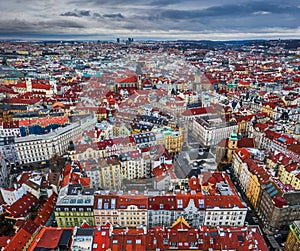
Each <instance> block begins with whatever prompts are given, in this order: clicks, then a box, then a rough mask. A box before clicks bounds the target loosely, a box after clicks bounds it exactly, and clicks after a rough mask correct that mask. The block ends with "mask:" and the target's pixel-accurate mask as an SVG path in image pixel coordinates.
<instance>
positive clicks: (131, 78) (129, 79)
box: [115, 76, 137, 83]
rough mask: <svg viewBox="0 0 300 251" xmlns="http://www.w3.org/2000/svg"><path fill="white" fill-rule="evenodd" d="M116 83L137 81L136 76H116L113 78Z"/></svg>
mask: <svg viewBox="0 0 300 251" xmlns="http://www.w3.org/2000/svg"><path fill="white" fill-rule="evenodd" d="M115 82H116V83H136V82H137V76H131V77H126V78H117V79H116V80H115Z"/></svg>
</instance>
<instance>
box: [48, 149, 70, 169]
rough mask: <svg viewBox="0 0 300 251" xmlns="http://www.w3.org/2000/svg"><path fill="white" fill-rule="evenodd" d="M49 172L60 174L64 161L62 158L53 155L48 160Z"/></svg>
mask: <svg viewBox="0 0 300 251" xmlns="http://www.w3.org/2000/svg"><path fill="white" fill-rule="evenodd" d="M49 162H50V170H51V172H53V173H60V172H61V170H62V169H63V168H64V167H65V164H66V160H65V158H63V157H62V156H60V155H58V154H55V155H54V156H53V157H52V158H51V159H50V161H49Z"/></svg>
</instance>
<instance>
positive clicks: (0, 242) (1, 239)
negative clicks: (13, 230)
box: [0, 236, 11, 248]
mask: <svg viewBox="0 0 300 251" xmlns="http://www.w3.org/2000/svg"><path fill="white" fill-rule="evenodd" d="M10 239H11V237H9V236H0V248H3V247H5V246H7V243H8V242H9V241H10Z"/></svg>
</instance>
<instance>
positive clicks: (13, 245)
mask: <svg viewBox="0 0 300 251" xmlns="http://www.w3.org/2000/svg"><path fill="white" fill-rule="evenodd" d="M30 238H31V234H30V233H28V232H27V231H26V230H24V229H23V228H21V229H20V230H19V231H18V232H17V233H16V234H15V235H14V237H13V238H12V239H11V241H10V242H9V244H8V245H7V246H6V247H5V248H4V250H5V251H21V250H23V248H24V246H25V245H26V243H27V242H28V241H29V240H30Z"/></svg>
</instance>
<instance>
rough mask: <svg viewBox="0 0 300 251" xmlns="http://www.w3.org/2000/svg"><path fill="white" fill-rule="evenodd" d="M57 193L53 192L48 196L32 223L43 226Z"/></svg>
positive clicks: (51, 209) (52, 207)
mask: <svg viewBox="0 0 300 251" xmlns="http://www.w3.org/2000/svg"><path fill="white" fill-rule="evenodd" d="M56 198H57V194H56V193H53V194H52V195H51V196H50V198H48V200H47V201H46V203H45V204H44V205H43V206H42V207H41V208H40V210H39V211H38V213H37V215H36V217H35V219H34V223H35V224H37V225H41V226H44V225H45V224H46V222H47V220H48V219H49V217H50V215H51V213H52V212H53V209H54V206H55V202H56Z"/></svg>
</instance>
